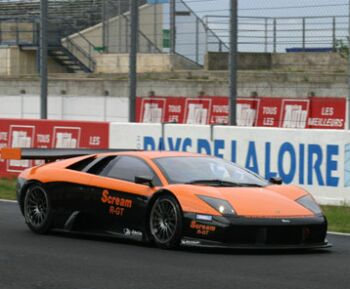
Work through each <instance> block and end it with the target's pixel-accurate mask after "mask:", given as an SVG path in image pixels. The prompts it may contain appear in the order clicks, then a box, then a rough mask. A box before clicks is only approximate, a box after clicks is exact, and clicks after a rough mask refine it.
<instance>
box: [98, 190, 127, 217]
mask: <svg viewBox="0 0 350 289" xmlns="http://www.w3.org/2000/svg"><path fill="white" fill-rule="evenodd" d="M101 202H102V203H104V204H109V205H110V207H109V211H108V212H109V214H111V215H116V216H123V215H124V212H125V210H126V209H130V208H131V207H132V200H131V199H127V198H121V197H117V196H111V195H110V193H109V191H108V190H103V191H102V197H101Z"/></svg>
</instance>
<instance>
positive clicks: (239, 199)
mask: <svg viewBox="0 0 350 289" xmlns="http://www.w3.org/2000/svg"><path fill="white" fill-rule="evenodd" d="M169 189H170V190H171V191H173V192H174V193H175V194H176V195H177V197H178V199H179V201H180V203H181V206H182V208H183V210H184V211H187V212H198V213H205V214H214V215H220V213H218V212H216V211H215V210H214V209H212V208H211V207H210V206H209V205H208V204H206V203H205V202H204V201H202V200H201V199H199V198H198V197H197V196H196V195H205V196H208V197H213V198H218V199H223V200H226V201H228V202H229V203H230V204H231V206H232V207H233V208H234V210H235V212H236V214H237V215H238V216H245V217H259V218H279V217H289V218H291V217H305V216H310V217H311V216H313V215H314V214H313V213H312V212H310V211H309V210H308V209H306V208H304V207H303V206H301V205H299V204H298V203H297V202H295V200H296V199H298V198H300V197H302V196H304V195H306V194H307V193H306V192H305V191H304V190H302V189H301V188H298V187H295V186H268V187H265V188H255V187H254V188H253V187H250V188H248V187H239V188H237V187H235V188H227V187H209V186H199V185H195V186H194V185H172V186H169Z"/></svg>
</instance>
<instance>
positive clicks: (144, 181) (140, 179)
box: [135, 176, 154, 188]
mask: <svg viewBox="0 0 350 289" xmlns="http://www.w3.org/2000/svg"><path fill="white" fill-rule="evenodd" d="M135 183H136V184H140V185H147V186H150V187H151V188H152V187H154V185H153V178H152V177H148V176H136V177H135Z"/></svg>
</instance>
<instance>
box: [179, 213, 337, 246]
mask: <svg viewBox="0 0 350 289" xmlns="http://www.w3.org/2000/svg"><path fill="white" fill-rule="evenodd" d="M326 234H327V220H326V218H325V217H324V216H314V217H305V218H245V217H223V216H219V217H218V216H213V217H212V220H206V221H203V220H198V218H197V214H194V213H185V214H184V223H183V236H184V238H183V242H182V243H183V244H184V245H195V246H205V247H226V248H227V247H228V248H239V249H317V248H326V247H330V246H331V245H330V244H329V243H328V242H327V241H326Z"/></svg>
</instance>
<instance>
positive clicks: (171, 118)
mask: <svg viewBox="0 0 350 289" xmlns="http://www.w3.org/2000/svg"><path fill="white" fill-rule="evenodd" d="M185 102H186V98H185V97H168V98H167V100H166V107H165V115H164V122H170V123H184V118H185Z"/></svg>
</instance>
